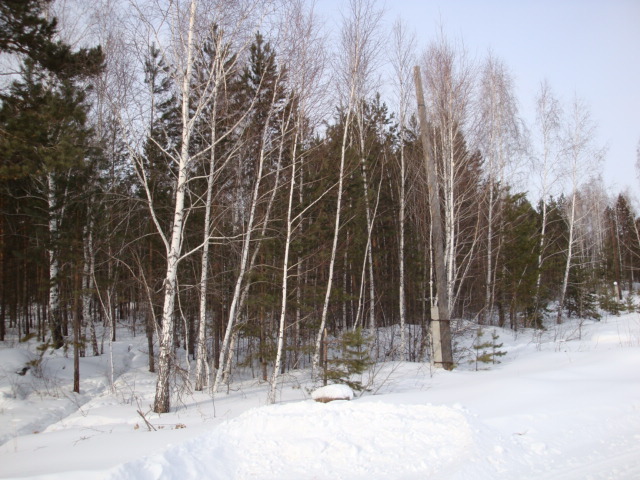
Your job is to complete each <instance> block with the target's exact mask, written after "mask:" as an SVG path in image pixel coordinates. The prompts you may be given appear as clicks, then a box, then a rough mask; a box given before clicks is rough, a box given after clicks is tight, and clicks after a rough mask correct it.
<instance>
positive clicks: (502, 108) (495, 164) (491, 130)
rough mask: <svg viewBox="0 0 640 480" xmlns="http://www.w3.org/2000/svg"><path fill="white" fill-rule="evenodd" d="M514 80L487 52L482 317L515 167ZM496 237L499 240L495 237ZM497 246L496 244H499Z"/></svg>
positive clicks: (482, 99)
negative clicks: (505, 193) (505, 195)
mask: <svg viewBox="0 0 640 480" xmlns="http://www.w3.org/2000/svg"><path fill="white" fill-rule="evenodd" d="M513 88H514V87H513V82H512V80H511V77H510V75H509V73H508V71H507V69H506V67H505V65H504V64H503V63H502V62H501V61H500V60H498V59H497V58H495V57H494V56H493V55H492V54H489V56H488V58H487V59H486V61H485V63H484V65H483V67H482V72H481V75H480V89H479V93H478V105H477V108H478V114H479V122H480V126H479V129H478V132H477V135H478V137H479V138H478V145H479V146H480V148H481V151H482V154H483V157H484V161H485V164H484V169H485V171H486V176H487V179H486V189H487V204H486V217H487V222H486V223H487V230H486V244H487V246H486V252H487V253H486V271H485V282H484V283H485V302H484V309H483V315H482V316H481V318H484V317H486V318H488V319H489V320H491V319H492V317H493V301H494V288H495V273H496V260H497V255H496V252H495V251H494V250H495V249H496V245H495V244H494V242H495V240H496V238H495V237H496V233H495V229H496V226H495V225H494V224H495V219H496V218H497V217H498V216H499V213H500V209H501V206H502V202H501V199H502V191H503V189H504V188H505V187H506V184H507V180H508V175H509V169H510V168H511V169H513V168H514V165H513V164H514V162H515V160H516V155H517V153H518V152H517V150H518V144H519V142H520V138H519V137H520V129H519V122H518V107H517V103H516V99H515V95H514V92H513ZM498 241H499V240H498ZM498 249H499V246H498Z"/></svg>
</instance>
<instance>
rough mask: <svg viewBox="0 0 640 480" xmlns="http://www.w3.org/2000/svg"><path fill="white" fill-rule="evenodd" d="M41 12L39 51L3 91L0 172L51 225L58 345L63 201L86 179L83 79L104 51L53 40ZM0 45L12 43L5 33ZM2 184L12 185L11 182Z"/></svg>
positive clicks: (56, 339) (53, 322) (88, 140)
mask: <svg viewBox="0 0 640 480" xmlns="http://www.w3.org/2000/svg"><path fill="white" fill-rule="evenodd" d="M32 3H33V2H29V4H30V6H32V7H33V5H31V4H32ZM5 7H7V5H5ZM27 7H29V5H27ZM30 12H31V14H33V15H36V16H37V15H38V14H40V13H41V11H40V10H38V9H36V8H35V7H34V8H32V9H31V10H30ZM29 18H31V20H30V21H31V22H32V24H34V23H33V22H35V23H37V22H36V20H34V18H35V17H33V16H32V17H29ZM41 20H42V21H41V22H40V23H39V25H40V26H43V25H44V27H42V28H40V27H38V28H36V29H35V30H33V31H32V32H31V33H32V37H33V38H36V37H37V41H38V42H43V45H44V46H43V49H42V51H40V52H39V53H38V58H37V59H35V60H34V59H31V58H26V59H25V61H24V64H23V67H22V71H21V79H20V80H17V81H14V82H13V83H12V84H11V86H10V87H9V89H8V92H7V93H4V94H2V95H1V96H0V101H1V102H2V103H1V106H0V128H1V129H2V130H3V132H4V135H2V137H0V159H1V160H0V162H1V164H0V179H2V180H4V181H7V180H11V181H15V180H18V179H21V180H23V181H22V182H21V185H23V186H24V187H25V188H26V190H27V192H28V195H29V196H30V198H31V199H32V200H33V201H34V211H37V212H41V214H40V218H31V221H33V222H37V223H39V224H46V225H48V233H47V236H48V238H47V241H46V245H47V250H48V253H49V315H48V320H49V327H50V331H51V340H52V345H53V346H54V347H55V348H59V347H61V346H62V344H63V320H62V316H61V311H60V281H61V280H60V278H59V274H60V255H61V252H60V246H61V245H62V244H61V242H60V240H61V234H62V228H63V227H64V226H66V225H69V221H68V218H65V214H67V215H68V214H69V213H70V212H69V211H68V210H69V209H68V208H67V207H68V203H69V202H70V199H72V198H74V197H75V198H77V195H78V189H79V188H81V187H82V185H83V184H82V173H81V172H82V170H83V169H84V167H85V162H86V159H87V158H89V157H90V156H91V155H92V149H93V148H94V147H95V143H94V141H93V138H92V130H91V128H90V127H89V126H88V121H87V112H88V109H89V104H88V101H87V93H88V91H89V90H90V85H88V84H87V83H86V81H85V80H86V79H88V78H90V77H91V76H93V75H96V74H97V73H99V72H100V70H101V68H102V64H103V55H102V52H101V49H100V48H99V47H96V48H93V49H83V50H79V51H77V52H73V51H72V50H71V47H69V46H68V45H65V44H63V43H61V42H54V40H53V35H54V33H55V21H53V22H47V21H45V20H44V19H41ZM6 25H10V26H11V25H13V24H11V22H9V23H6V24H5V25H4V26H6ZM47 25H48V26H49V27H50V28H49V27H46V26H47ZM14 27H15V25H14V26H13V27H11V28H14ZM45 27H46V28H45ZM7 28H8V27H7ZM16 28H17V27H16ZM34 32H36V33H34ZM37 32H39V33H37ZM45 34H46V35H45ZM34 36H35V37H34ZM30 38H31V37H30ZM41 46H42V45H41ZM3 48H5V49H8V50H11V49H14V50H15V49H16V48H17V47H16V45H15V44H14V43H12V42H11V41H9V42H5V44H4V45H3ZM36 60H37V61H36ZM74 182H76V183H74ZM7 185H8V187H7V188H8V189H9V190H11V189H12V187H13V185H12V184H7ZM10 193H11V192H10ZM13 193H15V192H13ZM65 222H66V223H65ZM69 226H70V225H69ZM76 227H77V225H76Z"/></svg>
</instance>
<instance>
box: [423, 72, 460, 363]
mask: <svg viewBox="0 0 640 480" xmlns="http://www.w3.org/2000/svg"><path fill="white" fill-rule="evenodd" d="M413 73H414V75H413V78H414V82H415V85H416V98H417V99H418V118H419V120H420V138H421V140H422V149H423V151H424V165H425V169H426V172H427V187H428V189H429V212H430V213H431V225H432V229H433V248H434V253H435V258H434V261H435V270H436V289H437V292H436V293H437V305H436V306H435V307H433V306H432V307H431V323H430V329H431V339H432V342H433V349H432V352H431V355H432V356H433V361H434V363H435V365H436V366H438V367H443V368H445V369H446V370H451V369H452V368H453V354H452V350H451V325H450V322H449V298H448V293H447V292H448V290H447V273H446V270H445V264H444V237H443V234H442V218H441V215H440V193H439V190H438V174H437V171H436V164H435V160H434V158H433V156H432V155H431V145H430V143H429V135H428V134H427V129H428V126H427V110H426V107H425V103H424V92H423V91H422V78H421V75H420V67H418V66H416V67H415V68H414V72H413Z"/></svg>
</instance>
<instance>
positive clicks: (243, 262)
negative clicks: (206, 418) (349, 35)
mask: <svg viewBox="0 0 640 480" xmlns="http://www.w3.org/2000/svg"><path fill="white" fill-rule="evenodd" d="M279 80H280V78H279V77H278V78H277V79H276V82H275V85H274V89H273V98H272V100H271V107H270V108H269V112H268V113H267V118H266V119H265V122H264V130H263V134H262V135H263V138H262V142H261V147H260V154H259V161H258V172H257V174H256V181H255V185H254V188H253V192H252V198H251V207H250V211H249V219H248V222H247V227H246V233H245V235H244V238H243V242H242V252H241V257H240V267H239V271H238V277H237V279H236V283H235V286H234V289H233V297H232V299H231V306H230V307H229V318H228V319H227V326H226V329H225V334H224V338H223V340H222V346H221V347H220V356H219V360H218V365H219V366H220V368H218V371H217V372H216V377H215V380H214V382H213V389H212V390H213V393H214V394H215V393H216V392H217V391H218V389H219V387H220V383H221V382H222V380H223V376H224V373H225V370H226V367H224V368H223V366H225V365H227V362H226V361H225V359H226V357H227V355H230V352H231V349H230V348H229V342H230V340H231V335H232V333H233V330H234V328H235V325H236V323H237V316H238V312H239V311H240V310H241V309H242V305H243V304H244V299H245V298H246V295H247V292H248V288H245V289H243V288H242V287H243V282H244V279H245V276H246V273H247V272H248V271H249V270H250V269H251V267H253V265H254V263H255V260H256V257H257V254H258V247H256V249H255V250H254V254H253V256H252V258H251V262H249V250H250V247H251V239H252V235H253V230H254V223H255V217H256V208H257V205H258V200H259V196H260V186H261V183H262V177H263V169H264V160H265V155H266V152H265V150H266V148H267V145H266V141H267V139H266V135H267V131H268V128H269V124H270V123H271V117H272V115H273V107H274V104H275V101H276V96H277V92H278V88H279ZM282 141H284V140H282ZM279 167H280V160H279V161H278V171H277V174H276V185H275V186H274V190H273V191H272V195H271V196H270V199H269V204H268V206H267V213H266V214H265V219H264V222H263V229H262V231H263V234H264V232H265V231H266V226H267V223H268V219H269V216H270V211H271V206H272V204H273V199H274V196H275V192H276V190H277V181H278V179H279V173H280V168H279ZM263 236H264V235H263ZM248 266H249V268H248ZM230 360H231V359H230V358H229V361H230Z"/></svg>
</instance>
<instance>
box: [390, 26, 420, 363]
mask: <svg viewBox="0 0 640 480" xmlns="http://www.w3.org/2000/svg"><path fill="white" fill-rule="evenodd" d="M393 47H394V49H393V58H392V64H393V68H394V72H395V79H394V80H395V86H396V88H397V95H398V128H399V133H398V137H399V156H400V182H399V183H400V185H399V188H400V194H399V197H400V198H399V212H398V228H399V232H398V236H399V239H398V265H399V270H400V271H399V279H398V310H399V316H400V361H404V360H405V359H406V353H407V339H406V322H407V318H406V317H407V307H406V299H405V216H406V208H407V205H406V198H407V192H406V182H407V171H406V170H407V166H406V159H405V135H406V132H405V130H406V127H407V114H408V108H409V100H410V92H411V88H410V82H411V67H412V65H413V64H414V63H415V62H414V60H413V58H414V55H415V54H414V50H415V37H414V36H410V35H408V34H407V31H406V27H405V26H404V25H403V23H402V22H401V21H397V22H396V23H395V24H394V26H393Z"/></svg>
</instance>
